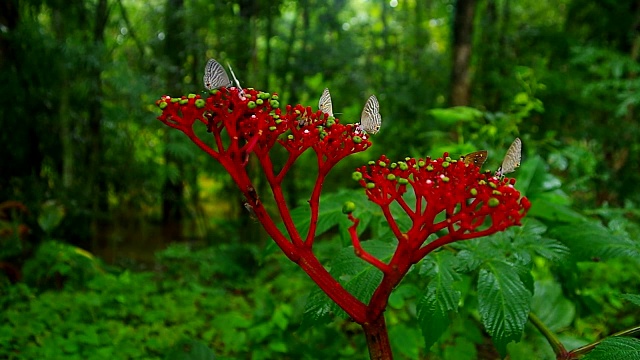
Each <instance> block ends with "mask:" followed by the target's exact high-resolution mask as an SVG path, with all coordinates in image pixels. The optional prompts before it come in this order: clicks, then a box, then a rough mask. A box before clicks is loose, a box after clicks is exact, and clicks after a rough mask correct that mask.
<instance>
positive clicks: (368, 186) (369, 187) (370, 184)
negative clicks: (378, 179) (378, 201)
mask: <svg viewBox="0 0 640 360" xmlns="http://www.w3.org/2000/svg"><path fill="white" fill-rule="evenodd" d="M375 187H376V184H375V183H367V189H374V188H375Z"/></svg>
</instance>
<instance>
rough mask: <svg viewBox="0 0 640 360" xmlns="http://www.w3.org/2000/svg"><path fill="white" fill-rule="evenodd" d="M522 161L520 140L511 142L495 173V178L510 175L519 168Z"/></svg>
mask: <svg viewBox="0 0 640 360" xmlns="http://www.w3.org/2000/svg"><path fill="white" fill-rule="evenodd" d="M521 160H522V141H521V140H520V138H516V139H515V140H513V143H512V144H511V146H509V150H507V154H506V155H505V156H504V160H502V165H501V166H500V167H499V168H498V170H497V171H496V176H497V177H500V176H502V175H504V174H508V173H512V172H514V171H516V169H517V168H518V167H520V161H521Z"/></svg>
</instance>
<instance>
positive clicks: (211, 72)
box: [202, 59, 231, 90]
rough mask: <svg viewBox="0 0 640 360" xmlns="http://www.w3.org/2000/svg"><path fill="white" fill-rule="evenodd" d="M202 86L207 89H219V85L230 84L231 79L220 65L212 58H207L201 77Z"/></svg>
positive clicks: (225, 85) (227, 85)
mask: <svg viewBox="0 0 640 360" xmlns="http://www.w3.org/2000/svg"><path fill="white" fill-rule="evenodd" d="M202 81H203V82H204V87H205V88H207V90H212V89H219V88H221V87H223V86H224V87H229V86H231V80H229V76H228V75H227V72H226V71H224V68H223V67H222V65H220V63H219V62H217V61H215V60H214V59H209V62H207V66H206V67H205V68H204V76H203V77H202Z"/></svg>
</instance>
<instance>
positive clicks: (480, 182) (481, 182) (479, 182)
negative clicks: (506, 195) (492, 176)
mask: <svg viewBox="0 0 640 360" xmlns="http://www.w3.org/2000/svg"><path fill="white" fill-rule="evenodd" d="M478 184H480V185H487V182H486V181H484V180H480V181H478Z"/></svg>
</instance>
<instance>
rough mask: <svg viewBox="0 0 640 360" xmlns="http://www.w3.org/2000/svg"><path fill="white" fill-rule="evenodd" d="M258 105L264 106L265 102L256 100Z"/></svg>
mask: <svg viewBox="0 0 640 360" xmlns="http://www.w3.org/2000/svg"><path fill="white" fill-rule="evenodd" d="M256 104H258V105H262V104H264V100H262V99H258V100H256Z"/></svg>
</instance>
